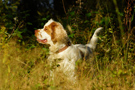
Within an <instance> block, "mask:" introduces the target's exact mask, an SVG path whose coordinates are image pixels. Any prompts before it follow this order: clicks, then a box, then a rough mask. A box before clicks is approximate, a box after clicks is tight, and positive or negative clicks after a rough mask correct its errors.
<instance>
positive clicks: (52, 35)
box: [35, 19, 70, 45]
mask: <svg viewBox="0 0 135 90" xmlns="http://www.w3.org/2000/svg"><path fill="white" fill-rule="evenodd" d="M35 36H36V37H37V41H38V42H39V43H42V44H50V45H51V44H56V43H61V44H65V45H69V44H70V40H69V38H68V36H67V33H66V31H65V30H64V28H63V26H62V25H61V24H60V23H59V22H56V21H54V20H52V19H50V20H49V21H48V22H47V23H46V24H45V25H44V27H43V28H42V29H38V30H35Z"/></svg>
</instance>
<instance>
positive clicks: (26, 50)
mask: <svg viewBox="0 0 135 90" xmlns="http://www.w3.org/2000/svg"><path fill="white" fill-rule="evenodd" d="M3 32H4V33H3ZM5 32H6V28H5V27H2V28H1V32H0V36H1V39H0V40H1V41H0V51H1V52H0V90H134V89H135V64H134V54H135V53H133V51H134V50H135V48H134V47H135V45H134V43H132V42H131V43H130V45H129V50H128V52H127V51H126V49H125V51H124V52H123V54H124V55H122V49H123V47H121V46H119V45H118V44H117V43H118V41H117V40H116V39H115V37H113V38H111V39H113V41H112V42H107V39H108V38H107V36H108V35H105V34H106V33H104V32H103V34H102V35H100V37H99V43H98V45H97V49H96V51H95V55H94V60H93V61H92V62H91V63H90V64H87V63H85V61H82V62H81V63H83V64H80V65H76V66H77V72H76V73H77V76H78V83H75V84H73V83H72V82H70V81H66V79H64V81H63V78H65V77H64V75H62V74H60V73H59V74H58V75H57V76H56V78H55V80H54V81H52V82H51V83H49V79H48V76H49V69H50V68H49V66H48V64H47V61H46V58H47V56H48V46H46V45H41V44H38V42H37V41H36V38H35V37H34V36H33V37H31V38H29V40H28V41H27V42H24V41H20V40H19V38H17V37H11V38H10V40H9V41H8V42H5V41H6V40H8V38H7V36H6V35H5ZM112 34H113V33H112ZM90 35H92V34H90ZM87 38H88V37H87ZM128 39H133V37H131V35H129V38H128ZM73 42H75V41H73ZM125 43H126V42H125ZM126 54H127V55H128V57H127V56H125V55H126Z"/></svg>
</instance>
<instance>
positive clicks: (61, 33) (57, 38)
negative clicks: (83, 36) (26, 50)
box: [35, 19, 103, 80]
mask: <svg viewBox="0 0 135 90" xmlns="http://www.w3.org/2000/svg"><path fill="white" fill-rule="evenodd" d="M102 29H103V28H102V27H100V28H97V29H96V30H95V32H94V34H93V36H92V38H91V40H90V42H89V43H88V44H86V45H82V44H75V45H74V44H72V42H71V40H70V39H69V37H68V35H67V32H66V30H65V29H64V27H63V26H62V25H61V23H59V22H56V21H54V20H53V19H50V20H49V21H48V22H47V23H46V24H45V25H44V27H43V28H42V29H38V30H35V36H36V38H37V41H38V42H39V43H41V44H49V45H50V46H49V51H50V52H49V54H50V56H49V57H48V59H47V60H48V62H49V63H50V66H51V67H52V66H56V70H57V71H62V72H63V73H64V74H65V75H66V76H67V77H68V79H70V80H75V78H76V75H75V63H76V61H77V60H79V59H85V60H89V59H90V58H91V57H92V56H93V51H94V50H95V48H96V45H97V42H98V34H99V32H100V31H101V30H102ZM54 61H56V64H55V65H53V63H54ZM51 76H53V75H52V74H51Z"/></svg>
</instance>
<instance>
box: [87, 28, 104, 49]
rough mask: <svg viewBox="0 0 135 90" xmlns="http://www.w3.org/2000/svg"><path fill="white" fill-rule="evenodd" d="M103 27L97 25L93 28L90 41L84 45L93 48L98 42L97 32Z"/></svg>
mask: <svg viewBox="0 0 135 90" xmlns="http://www.w3.org/2000/svg"><path fill="white" fill-rule="evenodd" d="M102 29H103V27H99V28H97V29H96V30H95V32H94V34H93V36H92V38H91V40H90V42H89V43H88V44H86V46H88V47H90V48H92V49H93V50H95V48H96V45H97V42H98V34H99V32H100V31H101V30H102Z"/></svg>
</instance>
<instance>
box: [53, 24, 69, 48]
mask: <svg viewBox="0 0 135 90" xmlns="http://www.w3.org/2000/svg"><path fill="white" fill-rule="evenodd" d="M51 29H52V33H51V39H52V41H53V43H54V44H55V43H56V42H58V43H62V44H66V45H70V44H71V43H70V40H69V38H68V36H67V33H66V31H65V30H64V28H63V26H62V25H61V24H60V23H58V22H53V23H51Z"/></svg>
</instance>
